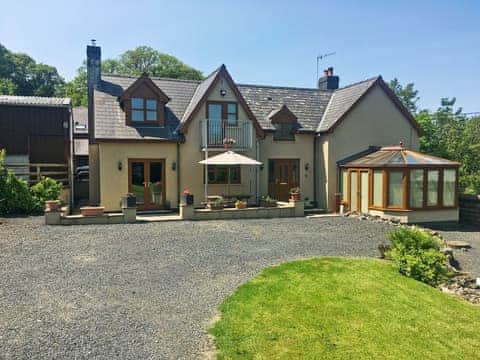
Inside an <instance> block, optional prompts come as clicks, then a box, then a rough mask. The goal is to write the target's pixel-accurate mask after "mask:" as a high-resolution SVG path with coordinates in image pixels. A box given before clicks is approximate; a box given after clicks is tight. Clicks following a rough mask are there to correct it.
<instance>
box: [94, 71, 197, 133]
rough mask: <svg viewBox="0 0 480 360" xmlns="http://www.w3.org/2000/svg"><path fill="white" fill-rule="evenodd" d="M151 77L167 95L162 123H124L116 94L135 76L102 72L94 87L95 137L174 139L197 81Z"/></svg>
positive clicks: (119, 93) (123, 113) (126, 86)
mask: <svg viewBox="0 0 480 360" xmlns="http://www.w3.org/2000/svg"><path fill="white" fill-rule="evenodd" d="M151 79H152V81H153V82H154V83H155V84H156V85H157V86H158V87H159V88H160V89H161V90H162V91H163V92H164V93H165V94H166V95H167V96H168V97H169V98H170V99H171V100H170V101H169V102H168V103H167V104H166V114H165V115H166V116H165V125H166V126H165V127H158V126H149V125H142V126H127V125H126V123H125V112H124V111H123V110H122V108H121V107H120V103H119V101H118V97H120V96H121V95H122V93H123V91H124V90H126V89H127V88H128V87H129V86H130V85H131V84H132V83H133V82H134V81H135V80H137V77H133V76H120V75H103V76H102V81H101V82H100V84H99V86H98V87H97V89H95V90H94V99H95V104H94V111H95V138H97V139H146V140H172V139H177V138H178V134H177V133H176V129H177V127H178V125H179V124H180V121H181V119H182V116H183V114H184V113H185V110H186V108H187V106H188V104H189V103H190V100H191V99H192V97H193V94H194V92H195V90H196V88H197V86H198V84H199V81H193V80H179V79H164V78H154V77H152V78H151Z"/></svg>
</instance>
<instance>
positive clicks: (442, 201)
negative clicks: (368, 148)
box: [339, 145, 460, 223]
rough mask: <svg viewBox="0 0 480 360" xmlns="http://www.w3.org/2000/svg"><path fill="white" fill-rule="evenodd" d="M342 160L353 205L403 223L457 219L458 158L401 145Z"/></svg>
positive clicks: (345, 195)
mask: <svg viewBox="0 0 480 360" xmlns="http://www.w3.org/2000/svg"><path fill="white" fill-rule="evenodd" d="M339 166H340V170H341V178H340V183H341V184H340V189H341V193H342V203H343V205H344V206H345V208H346V209H347V210H348V211H351V212H356V213H365V214H367V213H368V214H370V215H378V216H381V217H383V218H388V219H391V218H396V219H398V220H399V221H400V222H402V223H421V222H436V221H458V196H457V188H458V168H459V166H460V163H458V162H454V161H450V160H446V159H442V158H438V157H435V156H431V155H426V154H422V153H419V152H416V151H412V150H407V149H405V148H404V147H403V146H402V145H400V146H389V147H382V148H380V149H379V150H378V151H375V152H373V153H370V154H368V155H365V156H362V157H360V158H357V159H355V160H351V161H348V162H345V163H343V164H340V165H339Z"/></svg>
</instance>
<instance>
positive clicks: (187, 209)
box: [180, 201, 304, 220]
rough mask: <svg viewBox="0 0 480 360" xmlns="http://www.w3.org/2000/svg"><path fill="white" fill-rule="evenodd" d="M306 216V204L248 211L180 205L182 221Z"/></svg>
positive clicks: (292, 204)
mask: <svg viewBox="0 0 480 360" xmlns="http://www.w3.org/2000/svg"><path fill="white" fill-rule="evenodd" d="M300 216H304V202H303V201H290V202H288V203H287V202H279V203H278V206H277V207H273V208H267V207H252V208H246V209H235V208H227V209H223V210H209V209H195V208H194V207H193V206H187V205H183V204H181V205H180V217H181V219H182V220H226V219H262V218H284V217H300Z"/></svg>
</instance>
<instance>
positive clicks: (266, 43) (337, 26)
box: [0, 0, 480, 112]
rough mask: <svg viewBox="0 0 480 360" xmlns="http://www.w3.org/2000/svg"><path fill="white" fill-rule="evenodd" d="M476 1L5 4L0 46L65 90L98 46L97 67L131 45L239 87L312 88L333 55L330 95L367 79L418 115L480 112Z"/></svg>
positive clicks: (0, 17)
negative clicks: (449, 101)
mask: <svg viewBox="0 0 480 360" xmlns="http://www.w3.org/2000/svg"><path fill="white" fill-rule="evenodd" d="M479 19H480V1H477V0H471V1H466V0H465V1H462V0H459V1H444V0H437V1H433V0H417V1H387V0H385V1H374V0H372V1H368V0H364V1H353V0H343V1H333V0H330V1H301V0H297V1H283V0H277V1H260V0H256V1H250V0H242V1H207V0H205V1H141V0H137V1H132V0H130V1H123V0H115V1H113V0H109V1H101V0H97V1H90V0H89V1H81V0H75V1H48V0H45V1H38V0H31V1H24V0H17V1H6V2H4V3H3V4H2V6H1V12H0V43H2V44H3V45H5V46H6V47H7V48H9V49H11V50H13V51H21V52H26V53H28V54H29V55H31V56H32V57H34V58H35V59H36V60H37V61H41V62H44V63H47V64H50V65H54V66H56V67H57V69H58V70H59V72H60V74H61V75H62V76H64V77H65V78H67V79H70V78H72V77H73V76H74V74H75V71H76V69H77V68H78V66H79V65H80V64H81V62H82V60H83V58H84V56H85V45H86V44H87V43H88V42H89V39H91V38H95V39H97V43H98V44H99V45H101V46H102V53H103V54H102V55H103V58H108V57H115V56H117V55H119V54H120V53H122V52H123V51H125V50H128V49H131V48H134V47H136V46H138V45H149V46H152V47H154V48H156V49H158V50H160V51H162V52H166V53H169V54H172V55H174V56H177V57H178V58H180V59H181V60H182V61H184V62H185V63H187V64H189V65H191V66H193V67H196V68H198V69H200V70H201V71H203V72H204V73H205V74H208V73H209V72H210V71H212V70H213V69H215V68H216V67H217V66H218V65H220V64H221V63H225V64H226V65H227V68H228V69H229V71H230V73H231V74H232V76H233V78H234V79H235V80H236V81H237V82H241V83H256V84H271V85H286V86H299V87H312V86H314V85H315V73H316V60H315V58H316V56H317V55H318V54H319V53H326V52H336V55H334V56H332V57H330V58H328V59H326V60H325V61H323V62H322V63H321V65H320V70H321V69H323V68H325V67H327V66H329V65H331V66H334V67H335V72H336V73H337V74H338V75H339V76H340V82H341V85H346V84H348V83H351V82H355V81H360V80H363V79H365V78H369V77H372V76H375V75H378V74H381V75H382V76H383V77H384V79H386V80H390V79H392V78H393V77H397V78H399V80H400V82H402V83H407V82H414V83H415V85H416V88H417V89H418V90H419V91H420V97H421V101H420V105H421V106H422V107H425V108H431V109H435V108H437V107H438V104H439V99H440V98H441V97H452V96H456V97H457V105H458V106H461V107H463V109H464V111H466V112H474V111H480V91H479V85H478V84H479V83H480V66H479V65H480V46H478V45H479V42H480V20H479Z"/></svg>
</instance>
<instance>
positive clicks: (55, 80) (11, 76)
mask: <svg viewBox="0 0 480 360" xmlns="http://www.w3.org/2000/svg"><path fill="white" fill-rule="evenodd" d="M63 84H64V80H63V78H62V77H61V76H60V75H59V74H58V72H57V69H56V68H54V67H53V66H49V65H45V64H42V63H37V62H35V60H33V59H32V58H31V57H30V56H28V55H27V54H21V53H14V52H11V51H10V50H8V49H7V48H6V47H5V46H3V45H1V44H0V93H2V94H9V95H24V96H53V95H55V93H56V92H57V91H58V90H59V88H61V87H62V86H63Z"/></svg>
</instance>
